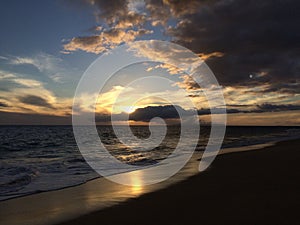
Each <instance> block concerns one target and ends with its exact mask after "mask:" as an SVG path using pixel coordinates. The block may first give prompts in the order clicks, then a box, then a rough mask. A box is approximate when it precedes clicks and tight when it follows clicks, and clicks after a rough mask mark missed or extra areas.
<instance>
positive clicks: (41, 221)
mask: <svg viewBox="0 0 300 225" xmlns="http://www.w3.org/2000/svg"><path fill="white" fill-rule="evenodd" d="M299 144H300V140H291V141H285V142H280V143H278V144H276V145H274V146H270V145H269V146H268V145H261V146H256V147H250V148H249V147H242V148H235V149H224V150H221V152H220V155H219V156H218V157H217V158H216V160H215V161H214V162H213V164H212V165H211V167H210V168H209V169H208V170H207V171H205V172H202V173H198V174H197V175H194V176H192V177H190V178H189V179H187V180H184V181H182V179H183V178H184V177H186V176H189V175H191V174H196V172H197V170H196V168H197V165H198V163H199V162H197V158H196V159H195V160H194V161H193V163H190V164H189V165H188V166H187V167H186V168H185V169H184V170H182V171H181V172H180V173H179V174H177V175H176V176H174V177H172V178H171V179H170V180H168V181H167V182H163V183H161V184H158V185H154V186H149V187H146V188H142V187H140V188H137V187H134V188H132V187H127V186H122V185H117V184H114V183H112V182H110V181H108V180H106V179H103V178H100V179H95V180H93V181H90V182H87V183H86V184H83V185H79V186H76V187H71V188H66V189H62V190H57V191H51V192H45V193H40V194H34V195H30V196H25V197H21V198H16V199H12V200H8V201H2V202H0V224H5V225H22V224H25V225H28V224H30V225H45V224H47V225H48V224H59V225H68V224H104V225H105V224H141V225H143V224H172V225H176V224H218V225H220V224H256V225H259V224H272V225H274V224H299V218H300V217H299V216H298V211H299V210H300V191H299V190H300V182H299V178H300V170H299V167H300V166H299V162H300V151H299V149H298V148H299ZM258 147H260V148H263V149H258V150H257V148H258ZM237 151H241V152H238V153H236V152H237ZM195 165H196V166H195ZM174 183H175V184H174ZM120 202H121V203H120ZM72 218H75V219H72ZM62 221H66V222H62Z"/></svg>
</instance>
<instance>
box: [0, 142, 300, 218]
mask: <svg viewBox="0 0 300 225" xmlns="http://www.w3.org/2000/svg"><path fill="white" fill-rule="evenodd" d="M291 141H292V140H288V141H281V142H279V143H267V144H259V145H254V146H243V147H237V148H226V149H221V151H220V154H219V155H218V157H217V158H223V157H227V156H226V155H232V153H241V152H244V154H245V153H246V154H247V152H253V153H255V154H256V152H259V151H260V150H264V149H268V148H273V147H274V146H277V145H278V144H280V143H282V142H291ZM298 141H299V142H300V139H298ZM237 150H239V151H237ZM253 150H255V151H253ZM244 154H234V155H244ZM197 157H198V158H199V154H198V155H197V156H195V157H193V158H194V159H197ZM230 157H231V156H230ZM198 163H199V162H198V161H197V160H193V164H197V165H198ZM189 166H190V167H189V168H185V171H183V172H182V171H181V174H179V175H177V176H174V177H172V178H171V181H168V182H163V183H161V184H157V185H151V186H148V187H146V188H143V189H140V188H136V187H134V188H132V187H127V186H122V185H117V184H114V183H112V182H110V181H108V180H106V179H104V178H101V177H100V178H96V179H93V180H90V181H87V182H86V183H84V184H80V185H76V186H73V187H67V188H63V189H59V190H55V191H49V192H42V193H38V194H33V195H28V196H23V197H18V198H14V199H8V200H5V201H1V202H0V209H1V210H0V214H2V215H1V216H0V218H2V219H0V222H1V221H3V224H7V222H9V224H24V223H25V224H27V223H30V224H65V223H62V221H73V222H74V221H75V222H76V221H78V220H81V218H85V217H86V216H89V215H91V214H93V212H94V211H96V213H97V212H98V213H99V212H100V213H101V212H102V211H105V212H106V211H107V210H109V209H114V208H116V207H118V206H119V205H122V206H123V205H126V204H130V202H132V201H133V200H137V201H138V200H139V199H140V198H143V196H148V195H151V194H153V193H159V192H161V191H163V190H168V189H169V188H172V187H174V186H177V185H179V184H181V183H183V182H187V180H190V179H191V178H193V177H194V176H199V175H201V174H208V173H210V171H211V168H209V169H208V171H204V172H202V173H199V174H197V171H195V170H194V169H195V168H193V167H195V166H194V165H189ZM212 167H214V163H213V165H212ZM192 170H194V174H191V173H193V172H191V171H192ZM195 174H196V175H195ZM190 176H192V177H190ZM99 183H101V188H103V187H104V189H102V190H101V191H99V189H97V187H99ZM108 190H110V191H108ZM107 191H108V192H107ZM105 192H107V193H105ZM80 195H81V196H82V195H84V196H85V197H84V201H85V202H84V206H83V205H82V203H83V201H82V198H81V197H80ZM117 195H119V196H121V197H118V196H117ZM72 197H73V198H74V197H75V200H74V199H73V200H70V198H72ZM111 198H112V199H114V200H113V201H110V199H111ZM49 200H50V202H51V207H48V208H46V209H45V207H44V206H43V205H44V204H43V203H45V201H46V202H49ZM29 201H30V202H34V203H35V204H33V205H35V207H31V208H30V207H29V209H27V210H26V209H25V210H24V209H23V211H22V215H21V218H23V219H22V221H23V222H21V221H20V219H19V218H16V219H15V220H14V221H11V220H10V219H13V218H14V217H16V216H17V215H16V214H18V212H17V213H16V212H15V210H16V209H18V208H22V206H23V207H25V206H26V204H27V202H29ZM97 201H98V202H97ZM99 201H101V202H102V204H100V203H99ZM76 202H77V203H78V206H76V205H75V206H74V205H73V206H72V204H74V203H76ZM64 205H65V207H63V206H64ZM13 206H15V207H13ZM55 208H56V209H55ZM41 209H44V210H41ZM35 210H39V214H40V215H41V214H44V213H46V214H47V217H46V218H42V219H37V217H32V216H34V214H36V213H35ZM62 210H63V211H62ZM99 210H100V211H99ZM17 211H18V210H17ZM6 213H8V214H10V216H8V217H7V214H6ZM5 214H6V215H5ZM5 216H6V218H5ZM19 216H20V215H19ZM78 217H79V218H78ZM3 218H4V220H3ZM32 218H35V220H34V221H32ZM74 218H77V219H75V220H74ZM24 219H25V220H24ZM25 221H27V222H25ZM1 223H2V222H1ZM66 224H69V223H68V222H66ZM70 224H71V223H70ZM75 224H77V223H75ZM78 224H81V223H78Z"/></svg>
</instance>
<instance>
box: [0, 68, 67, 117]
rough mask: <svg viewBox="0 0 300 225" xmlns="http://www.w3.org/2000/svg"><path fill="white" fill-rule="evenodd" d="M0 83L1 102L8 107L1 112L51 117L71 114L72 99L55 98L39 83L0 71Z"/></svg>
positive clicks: (19, 75)
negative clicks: (47, 115) (49, 115)
mask: <svg viewBox="0 0 300 225" xmlns="http://www.w3.org/2000/svg"><path fill="white" fill-rule="evenodd" d="M0 81H1V83H0V96H1V102H2V103H5V104H7V105H8V106H9V107H5V108H2V109H1V110H2V111H6V112H15V113H36V114H51V115H65V114H67V113H70V112H71V108H70V107H71V105H72V99H71V98H64V97H59V98H58V97H56V96H55V95H54V94H53V92H52V91H50V90H48V89H47V88H45V86H44V84H43V83H42V82H40V81H37V80H33V79H26V78H24V76H22V75H21V74H17V73H11V72H6V71H0ZM49 109H56V110H51V111H49Z"/></svg>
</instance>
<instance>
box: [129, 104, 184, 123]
mask: <svg viewBox="0 0 300 225" xmlns="http://www.w3.org/2000/svg"><path fill="white" fill-rule="evenodd" d="M178 112H180V113H182V114H184V115H187V114H188V111H186V110H184V109H183V108H181V107H180V106H172V105H165V106H148V107H145V108H139V109H136V110H135V111H134V112H133V113H131V114H130V116H129V119H130V120H134V121H144V122H149V121H150V120H151V119H153V118H154V117H159V118H162V119H178V118H179V114H178Z"/></svg>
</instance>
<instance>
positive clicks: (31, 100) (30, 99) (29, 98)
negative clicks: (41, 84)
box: [18, 95, 54, 109]
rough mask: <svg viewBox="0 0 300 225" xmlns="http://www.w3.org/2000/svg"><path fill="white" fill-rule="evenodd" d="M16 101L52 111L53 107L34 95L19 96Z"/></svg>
mask: <svg viewBox="0 0 300 225" xmlns="http://www.w3.org/2000/svg"><path fill="white" fill-rule="evenodd" d="M18 99H19V101H20V102H22V103H25V104H28V105H34V106H42V107H46V108H50V109H54V107H53V106H52V105H51V104H50V103H49V102H48V101H47V100H46V99H44V98H41V97H39V96H36V95H26V96H20V97H19V98H18Z"/></svg>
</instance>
